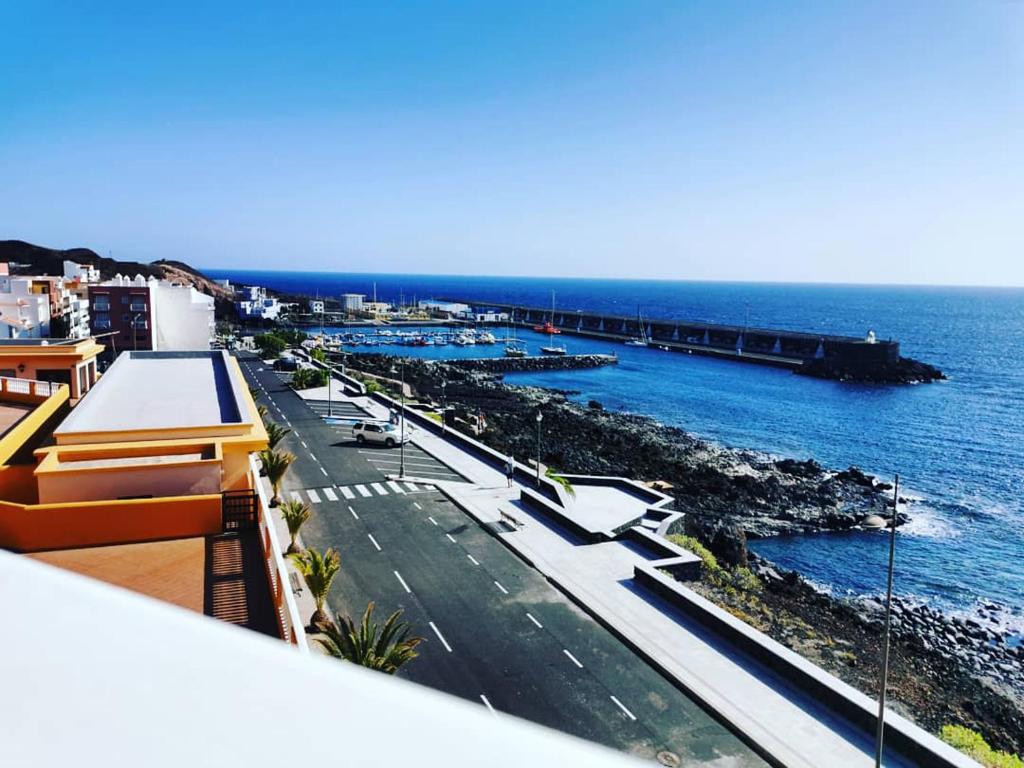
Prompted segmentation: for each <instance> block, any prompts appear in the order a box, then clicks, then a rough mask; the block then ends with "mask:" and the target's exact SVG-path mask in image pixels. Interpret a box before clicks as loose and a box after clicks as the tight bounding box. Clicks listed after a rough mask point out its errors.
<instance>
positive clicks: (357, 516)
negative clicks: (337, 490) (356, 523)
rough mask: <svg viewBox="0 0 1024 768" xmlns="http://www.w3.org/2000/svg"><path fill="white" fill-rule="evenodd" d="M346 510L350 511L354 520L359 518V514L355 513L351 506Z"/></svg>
mask: <svg viewBox="0 0 1024 768" xmlns="http://www.w3.org/2000/svg"><path fill="white" fill-rule="evenodd" d="M348 511H349V512H351V513H352V517H354V518H355V519H356V520H358V519H359V515H357V514H356V511H355V510H354V509H352V507H349V508H348Z"/></svg>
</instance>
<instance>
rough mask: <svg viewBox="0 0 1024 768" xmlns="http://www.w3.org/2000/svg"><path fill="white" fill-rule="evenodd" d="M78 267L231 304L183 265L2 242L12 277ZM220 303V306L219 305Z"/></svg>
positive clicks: (0, 258)
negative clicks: (184, 288)
mask: <svg viewBox="0 0 1024 768" xmlns="http://www.w3.org/2000/svg"><path fill="white" fill-rule="evenodd" d="M65 259H67V260H68V261H75V262H78V263H79V264H93V265H95V266H96V268H97V269H99V271H100V275H101V276H102V277H103V279H104V280H106V279H108V278H111V277H113V276H114V275H116V274H122V275H129V276H131V277H134V276H135V275H142V276H143V277H156V278H159V279H163V280H174V281H177V282H179V283H186V284H188V285H192V286H194V287H195V288H196V290H199V291H202V292H203V293H205V294H208V295H210V296H213V297H215V298H217V299H219V300H221V301H230V300H231V299H232V295H231V292H230V291H226V290H225V289H224V288H222V287H221V286H219V285H218V284H217V283H215V282H214V281H213V280H211V279H210V278H208V277H207V276H206V275H204V274H203V273H202V272H200V271H199V270H197V269H193V268H192V267H190V266H189V265H188V264H185V263H184V262H181V261H167V260H161V261H154V262H152V263H151V264H144V263H141V262H138V261H119V260H117V259H110V258H106V257H104V256H100V255H99V254H98V253H96V251H93V250H91V249H89V248H67V249H64V250H61V249H57V248H45V247H43V246H41V245H33V244H32V243H26V242H25V241H23V240H0V262H5V261H6V262H7V263H8V264H9V265H10V269H11V274H12V275H63V274H64V260H65ZM218 303H219V302H218Z"/></svg>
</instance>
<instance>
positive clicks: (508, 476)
mask: <svg viewBox="0 0 1024 768" xmlns="http://www.w3.org/2000/svg"><path fill="white" fill-rule="evenodd" d="M515 471H516V460H515V459H513V458H512V454H511V453H510V454H509V455H508V458H506V459H505V480H507V481H508V487H509V488H511V487H512V475H513V474H514V473H515Z"/></svg>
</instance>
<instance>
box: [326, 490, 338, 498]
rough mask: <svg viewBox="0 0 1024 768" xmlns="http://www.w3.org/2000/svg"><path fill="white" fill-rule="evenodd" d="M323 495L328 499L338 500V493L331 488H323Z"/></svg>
mask: <svg viewBox="0 0 1024 768" xmlns="http://www.w3.org/2000/svg"><path fill="white" fill-rule="evenodd" d="M324 496H326V497H327V499H328V501H337V500H338V494H336V493H335V492H334V489H333V488H324Z"/></svg>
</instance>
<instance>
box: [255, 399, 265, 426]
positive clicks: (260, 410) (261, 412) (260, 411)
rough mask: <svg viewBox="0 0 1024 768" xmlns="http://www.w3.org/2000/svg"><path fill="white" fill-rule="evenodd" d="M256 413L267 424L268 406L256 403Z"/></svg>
mask: <svg viewBox="0 0 1024 768" xmlns="http://www.w3.org/2000/svg"><path fill="white" fill-rule="evenodd" d="M256 413H258V414H259V415H260V421H262V422H263V423H266V421H267V406H265V405H264V404H263V403H256Z"/></svg>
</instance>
